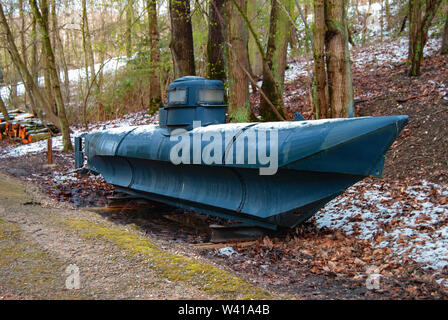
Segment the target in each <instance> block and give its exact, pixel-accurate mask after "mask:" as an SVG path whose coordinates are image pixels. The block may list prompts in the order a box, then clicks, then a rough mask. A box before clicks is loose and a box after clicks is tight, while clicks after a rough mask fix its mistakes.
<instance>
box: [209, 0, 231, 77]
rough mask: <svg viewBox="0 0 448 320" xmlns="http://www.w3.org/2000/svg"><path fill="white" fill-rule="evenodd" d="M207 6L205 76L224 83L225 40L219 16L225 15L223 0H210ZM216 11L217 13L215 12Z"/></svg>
mask: <svg viewBox="0 0 448 320" xmlns="http://www.w3.org/2000/svg"><path fill="white" fill-rule="evenodd" d="M211 2H213V3H210V5H209V21H208V26H209V27H208V41H207V76H208V78H209V79H216V80H221V81H225V80H226V70H225V61H224V56H225V46H224V44H225V38H224V33H225V32H224V31H225V30H224V26H223V25H222V24H221V23H220V21H219V16H218V14H220V15H221V16H224V14H225V12H224V11H225V6H224V2H225V0H211ZM217 10H218V11H219V12H217Z"/></svg>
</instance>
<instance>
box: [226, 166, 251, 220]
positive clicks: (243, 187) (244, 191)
mask: <svg viewBox="0 0 448 320" xmlns="http://www.w3.org/2000/svg"><path fill="white" fill-rule="evenodd" d="M230 169H231V171H232V172H233V173H234V174H235V175H236V176H237V178H238V180H239V181H240V184H241V201H240V204H239V205H238V208H237V209H236V212H238V213H240V212H241V210H243V208H244V203H245V202H246V195H247V187H246V183H245V182H244V179H243V177H242V176H241V175H240V174H239V172H238V171H237V170H235V168H230Z"/></svg>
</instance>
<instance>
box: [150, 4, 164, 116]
mask: <svg viewBox="0 0 448 320" xmlns="http://www.w3.org/2000/svg"><path fill="white" fill-rule="evenodd" d="M147 6H148V24H149V30H148V31H149V35H148V36H149V46H150V52H149V56H150V57H149V59H150V73H151V74H150V79H149V113H154V112H156V111H157V110H159V108H160V107H163V103H162V93H161V89H160V50H159V31H158V27H157V3H156V0H148V2H147Z"/></svg>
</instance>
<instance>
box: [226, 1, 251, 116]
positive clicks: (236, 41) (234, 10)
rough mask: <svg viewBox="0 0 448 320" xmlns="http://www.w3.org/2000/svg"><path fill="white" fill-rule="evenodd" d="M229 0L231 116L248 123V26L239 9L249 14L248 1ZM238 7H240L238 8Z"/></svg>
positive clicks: (227, 25)
mask: <svg viewBox="0 0 448 320" xmlns="http://www.w3.org/2000/svg"><path fill="white" fill-rule="evenodd" d="M234 1H235V3H234V2H233V1H232V0H227V1H226V3H225V6H226V10H225V12H226V19H225V20H226V38H227V39H226V40H227V43H228V44H229V45H230V46H231V48H229V49H228V50H227V51H226V52H227V74H228V82H227V85H228V88H229V105H230V113H231V116H232V117H233V118H234V119H235V120H236V121H247V120H248V119H249V114H250V104H249V103H250V102H249V79H248V76H247V74H246V73H245V72H244V70H243V68H245V69H246V70H248V55H247V25H246V23H245V21H244V18H243V16H242V15H241V14H240V13H239V10H238V7H239V8H240V9H241V10H242V12H243V13H244V14H247V11H246V10H247V9H246V8H247V7H246V5H247V3H246V0H234ZM237 5H238V7H237Z"/></svg>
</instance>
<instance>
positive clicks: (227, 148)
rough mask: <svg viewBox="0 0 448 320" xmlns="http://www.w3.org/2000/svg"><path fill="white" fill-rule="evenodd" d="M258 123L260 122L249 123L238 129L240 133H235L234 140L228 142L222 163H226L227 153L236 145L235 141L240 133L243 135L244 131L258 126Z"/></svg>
mask: <svg viewBox="0 0 448 320" xmlns="http://www.w3.org/2000/svg"><path fill="white" fill-rule="evenodd" d="M257 124H258V123H253V124H249V125H247V126H245V127H243V128H241V129H240V131H238V133H237V134H235V135H234V136H233V137H232V140H231V141H229V143H228V144H227V146H226V149H225V152H224V155H223V158H222V163H226V159H227V155H228V153H229V151H230V149H231V148H233V145H234V143H235V141H236V140H237V139H238V137H239V136H240V135H242V134H243V132H244V131H246V130H247V129H249V128H252V127H254V126H256V125H257Z"/></svg>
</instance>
